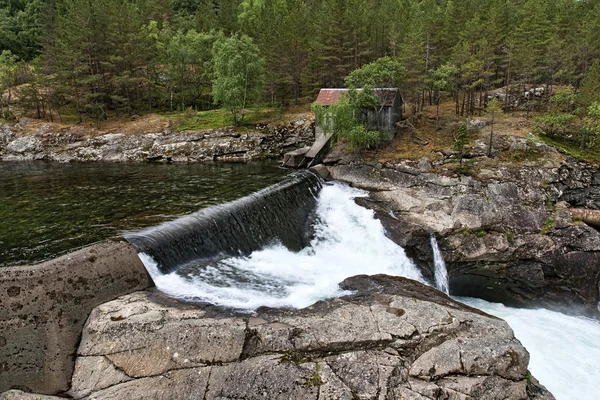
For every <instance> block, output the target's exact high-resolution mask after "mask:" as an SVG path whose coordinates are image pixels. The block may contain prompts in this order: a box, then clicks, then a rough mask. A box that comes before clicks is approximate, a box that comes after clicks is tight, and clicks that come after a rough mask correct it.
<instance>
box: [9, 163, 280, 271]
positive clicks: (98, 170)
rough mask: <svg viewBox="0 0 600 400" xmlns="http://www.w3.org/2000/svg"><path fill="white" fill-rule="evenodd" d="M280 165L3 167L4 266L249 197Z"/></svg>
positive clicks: (274, 179) (268, 182)
mask: <svg viewBox="0 0 600 400" xmlns="http://www.w3.org/2000/svg"><path fill="white" fill-rule="evenodd" d="M287 173H288V171H285V170H282V169H279V168H277V167H276V166H275V165H274V164H273V163H249V164H243V163H236V164H231V163H227V164H225V163H215V164H177V165H174V164H173V165H170V164H140V163H136V164H133V163H132V164H122V163H72V164H58V163H45V162H33V163H23V162H3V163H0V221H1V222H2V228H1V229H0V267H2V266H9V265H19V264H27V263H35V262H39V261H42V260H46V259H49V258H53V257H56V256H57V255H60V254H63V253H65V252H67V251H69V250H72V249H75V248H78V247H81V246H84V245H87V244H90V243H93V242H96V241H100V240H104V239H107V238H110V237H112V236H115V235H118V234H119V233H122V232H125V231H130V230H137V229H140V228H143V227H147V226H151V225H156V224H158V223H160V222H163V221H166V220H170V219H174V218H175V217H177V216H180V215H183V214H187V213H189V212H192V211H196V210H198V209H200V208H203V207H207V206H211V205H215V204H220V203H222V202H225V201H230V200H233V199H236V198H238V197H241V196H245V195H248V194H250V193H252V192H255V191H256V190H259V189H262V188H264V187H266V186H269V185H271V184H273V183H275V182H279V181H280V180H282V179H283V178H284V177H285V176H286V175H287Z"/></svg>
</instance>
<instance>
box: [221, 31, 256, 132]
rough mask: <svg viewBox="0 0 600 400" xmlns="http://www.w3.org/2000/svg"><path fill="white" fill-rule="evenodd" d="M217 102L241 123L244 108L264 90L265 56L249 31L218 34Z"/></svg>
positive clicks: (236, 122) (238, 123)
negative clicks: (263, 56)
mask: <svg viewBox="0 0 600 400" xmlns="http://www.w3.org/2000/svg"><path fill="white" fill-rule="evenodd" d="M213 60H214V80H213V96H214V100H215V103H217V104H219V103H220V104H222V105H223V107H225V108H226V109H227V110H229V111H230V112H231V114H232V115H233V121H234V122H235V124H236V125H240V124H241V122H242V120H243V119H244V109H245V108H246V106H247V105H248V104H251V103H253V102H255V101H256V100H257V99H258V97H259V96H260V93H261V88H262V83H263V82H262V74H263V59H262V58H260V55H259V50H258V47H256V45H255V44H254V43H253V41H252V39H251V38H250V37H249V36H246V35H240V36H238V35H234V36H232V37H230V38H223V37H221V38H219V39H218V40H217V41H216V43H215V45H214V47H213Z"/></svg>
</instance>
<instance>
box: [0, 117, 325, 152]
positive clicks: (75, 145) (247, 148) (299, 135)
mask: <svg viewBox="0 0 600 400" xmlns="http://www.w3.org/2000/svg"><path fill="white" fill-rule="evenodd" d="M26 132H28V131H26V130H25V129H24V127H22V126H20V125H18V124H17V125H8V124H2V125H0V160H5V161H9V160H47V161H59V162H71V161H132V162H139V161H168V162H170V161H172V162H198V161H216V160H220V161H249V160H254V159H262V158H266V157H277V158H279V157H281V156H282V155H283V154H284V153H285V152H287V151H290V150H294V149H296V148H300V147H304V146H306V145H308V144H312V141H313V140H314V132H313V125H312V121H310V120H308V119H300V120H298V121H295V122H293V123H290V124H288V125H282V126H279V125H257V126H255V128H254V129H251V130H247V131H243V132H240V131H237V130H235V129H234V128H233V127H228V128H220V129H208V130H202V131H183V132H172V131H171V129H170V128H168V127H166V128H164V129H162V128H161V129H159V130H157V131H156V132H147V133H142V134H127V133H122V132H119V131H114V132H110V133H101V132H95V131H93V130H88V131H85V130H83V129H76V127H74V128H64V129H60V130H56V129H51V128H50V127H49V126H41V127H40V128H38V129H37V130H35V131H34V132H33V133H31V132H28V133H26Z"/></svg>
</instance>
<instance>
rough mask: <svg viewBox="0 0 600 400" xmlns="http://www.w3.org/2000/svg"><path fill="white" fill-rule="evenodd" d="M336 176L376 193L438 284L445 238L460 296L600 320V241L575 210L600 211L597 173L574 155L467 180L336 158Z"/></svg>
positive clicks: (394, 233)
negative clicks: (435, 256) (435, 251)
mask: <svg viewBox="0 0 600 400" xmlns="http://www.w3.org/2000/svg"><path fill="white" fill-rule="evenodd" d="M326 161H329V162H330V163H332V162H333V163H334V165H330V166H329V170H330V172H331V175H332V177H333V178H334V179H338V180H342V181H345V182H348V183H349V184H351V185H353V186H356V187H359V188H362V189H365V190H368V191H370V193H371V195H370V198H369V199H367V200H362V199H361V200H359V201H360V202H361V204H362V205H364V206H367V207H370V208H373V209H375V210H376V211H377V215H378V217H379V218H380V219H381V220H382V221H383V223H384V225H385V226H386V228H387V230H388V232H389V235H390V237H392V238H393V239H394V240H395V241H396V242H397V243H399V244H400V245H402V246H403V247H404V248H405V249H406V250H407V252H408V254H409V255H410V256H411V257H413V259H415V260H416V261H417V263H419V264H420V265H421V267H422V269H423V270H424V273H425V274H426V275H427V276H429V278H430V279H431V278H432V275H433V273H432V271H431V265H432V253H431V248H430V246H429V234H430V233H433V234H435V235H436V236H438V238H439V239H440V242H441V249H442V252H443V254H444V256H445V259H446V263H447V266H448V270H449V275H450V288H451V292H452V293H453V294H455V295H464V296H473V297H480V298H483V299H487V300H490V301H495V302H502V303H505V304H507V305H513V306H517V307H537V306H543V307H548V308H551V309H556V310H560V311H563V312H566V313H573V314H583V315H587V316H590V317H596V318H598V317H600V313H599V311H598V302H599V301H600V294H599V290H598V282H599V281H600V235H599V233H598V231H596V230H595V229H593V228H592V227H590V226H588V225H586V224H584V223H582V222H580V221H576V220H573V219H572V217H571V213H570V212H569V208H570V207H575V206H581V205H584V206H586V207H591V208H594V207H597V205H598V193H600V172H599V171H598V169H597V168H594V167H593V166H591V165H588V164H585V163H581V162H577V161H575V160H573V159H566V160H562V161H561V160H557V159H549V160H545V161H544V163H539V162H538V163H524V164H522V163H520V164H514V163H513V164H509V163H502V162H500V161H498V160H495V161H492V163H495V165H494V164H492V165H488V166H484V167H481V168H480V169H479V170H477V172H476V173H472V174H470V175H461V174H456V173H453V172H451V171H449V170H448V169H445V168H444V165H446V164H444V163H440V164H439V165H440V168H436V167H435V166H432V165H431V164H429V163H428V162H427V161H426V160H422V161H421V162H416V161H414V162H411V161H404V162H399V163H386V164H382V163H366V162H364V161H362V160H357V159H354V160H352V159H349V158H348V157H333V158H332V157H330V158H329V160H326Z"/></svg>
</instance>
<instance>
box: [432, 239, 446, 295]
mask: <svg viewBox="0 0 600 400" xmlns="http://www.w3.org/2000/svg"><path fill="white" fill-rule="evenodd" d="M430 243H431V249H432V250H433V272H434V278H435V287H436V288H437V290H439V291H440V292H443V293H446V294H449V293H450V292H449V287H450V284H449V281H448V270H447V269H446V262H445V261H444V257H443V256H442V253H441V252H440V248H439V246H438V243H437V240H436V239H435V236H434V235H431V240H430Z"/></svg>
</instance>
